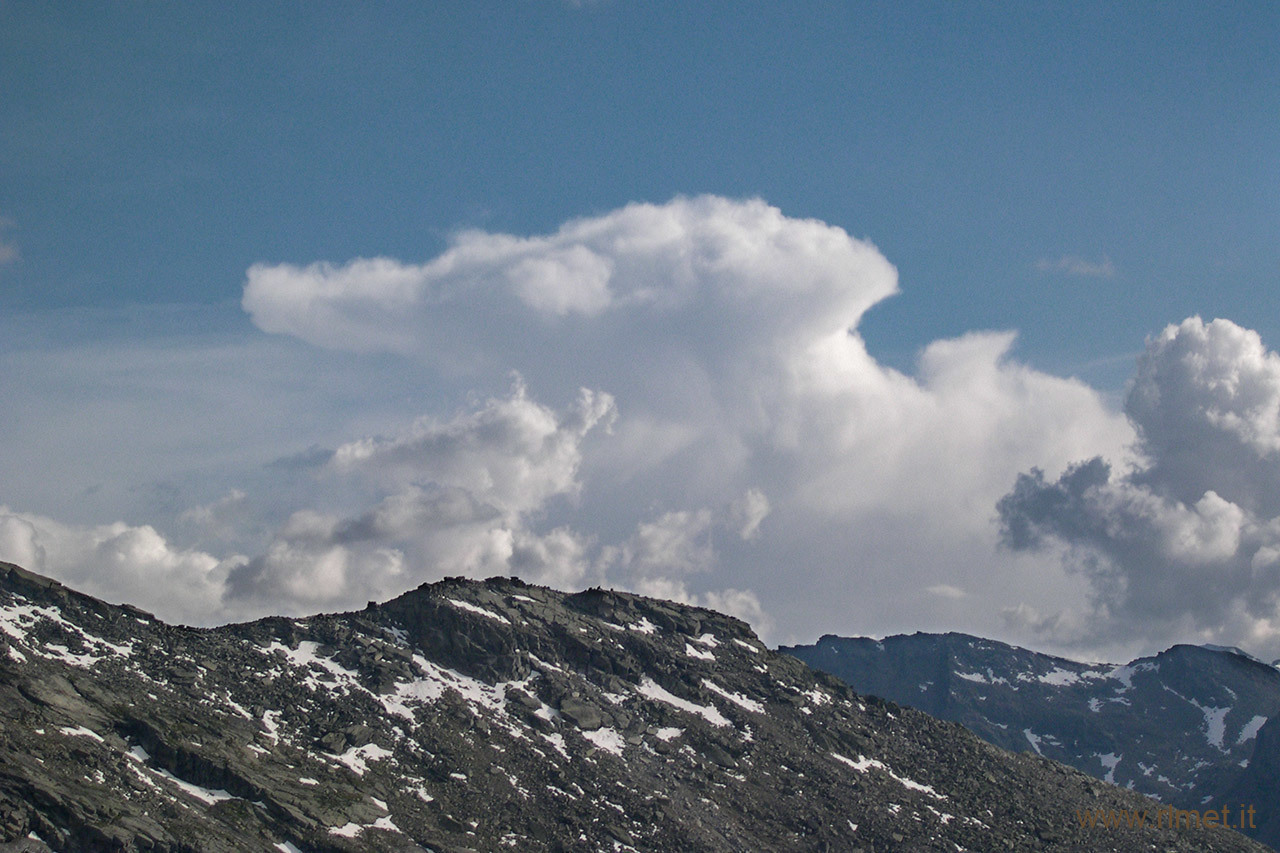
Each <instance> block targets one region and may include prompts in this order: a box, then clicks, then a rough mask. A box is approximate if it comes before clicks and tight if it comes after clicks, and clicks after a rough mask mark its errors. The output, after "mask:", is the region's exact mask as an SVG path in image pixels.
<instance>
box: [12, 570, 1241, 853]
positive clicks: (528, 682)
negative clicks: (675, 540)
mask: <svg viewBox="0 0 1280 853" xmlns="http://www.w3.org/2000/svg"><path fill="white" fill-rule="evenodd" d="M1151 805H1152V804H1151V802H1150V801H1149V800H1146V799H1144V798H1142V797H1139V796H1138V795H1136V794H1133V793H1131V792H1126V791H1122V790H1120V789H1117V788H1114V787H1111V786H1108V785H1105V784H1102V783H1099V782H1097V781H1096V780H1094V779H1091V778H1089V777H1087V776H1085V775H1083V774H1080V773H1078V772H1076V771H1074V770H1071V769H1069V768H1066V767H1063V766H1062V765H1059V764H1056V763H1054V762H1051V761H1049V760H1047V759H1045V758H1042V757H1039V756H1035V755H1021V756H1016V755H1012V754H1010V753H1008V752H1006V751H1004V750H1001V749H998V748H996V747H994V746H991V745H990V744H987V743H985V742H983V741H981V740H980V739H978V738H977V737H975V736H973V735H971V734H969V733H968V732H966V731H965V730H964V729H962V728H961V727H959V726H957V725H955V724H952V723H945V722H939V721H937V720H934V719H932V718H930V717H928V716H926V715H924V714H922V713H920V712H917V711H913V710H910V709H906V708H900V707H898V706H895V705H893V704H891V703H888V702H885V701H882V700H878V699H872V698H868V697H862V696H859V695H857V694H855V693H854V692H853V691H852V690H850V689H849V688H848V687H846V686H845V685H843V684H842V683H840V682H839V681H837V680H836V679H834V678H831V677H829V676H825V675H822V674H820V673H816V672H814V671H813V670H811V669H809V668H808V667H806V666H804V665H803V664H802V663H800V662H799V661H798V660H796V659H794V658H792V657H789V656H786V655H781V654H778V653H775V652H771V651H769V650H768V649H766V648H765V647H764V646H763V644H761V643H760V641H759V639H758V638H756V637H755V635H754V634H753V633H752V632H751V631H750V629H749V628H748V626H747V625H745V624H744V623H742V622H740V621H738V620H735V619H732V618H730V617H728V616H724V615H722V614H718V613H714V612H712V611H708V610H702V609H698V608H693V607H687V606H682V605H678V604H673V603H670V602H662V601H657V600H653V599H647V598H643V597H640V596H635V595H629V594H625V593H619V592H611V591H605V590H588V591H586V592H582V593H577V594H573V595H570V594H565V593H560V592H555V591H552V590H549V589H545V588H540V587H533V586H528V585H526V584H524V583H522V582H520V581H517V580H511V579H502V578H495V579H491V580H489V581H485V582H477V581H465V580H461V579H449V580H445V581H442V582H440V583H436V584H431V585H424V586H422V587H420V588H418V589H416V590H413V591H411V592H408V593H406V594H404V595H402V596H400V597H399V598H396V599H394V600H392V601H389V602H387V603H385V604H381V605H378V604H372V603H371V604H370V605H369V607H368V608H367V609H366V610H364V611H360V612H353V613H340V614H323V615H317V616H312V617H308V618H305V619H285V618H269V619H263V620H259V621H257V622H252V623H247V624H241V625H229V626H224V627H220V628H213V629H194V628H186V627H181V626H174V625H168V624H165V623H163V622H160V621H159V620H156V619H155V618H154V617H152V616H151V615H150V614H147V613H144V612H142V611H139V610H137V609H135V608H130V607H127V606H116V605H111V604H107V603H104V602H102V601H99V600H97V599H94V598H91V597H89V596H85V595H82V594H80V593H77V592H75V591H73V590H69V589H67V588H65V587H63V586H61V585H60V584H57V583H56V582H54V581H51V580H49V579H47V578H43V577H40V576H38V575H33V574H31V573H29V572H26V571H24V570H22V569H20V568H19V567H17V566H13V565H10V564H0V849H7V850H10V851H16V850H29V851H45V850H50V849H52V850H58V851H107V850H111V851H117V850H127V851H135V850H149V851H167V853H178V851H183V853H187V851H191V853H196V851H199V852H200V853H206V851H207V852H208V853H213V852H214V851H264V850H265V851H282V853H297V852H298V851H308V853H310V852H311V851H314V852H315V853H330V851H333V852H334V853H338V851H424V850H427V851H441V853H444V851H454V852H455V853H461V851H481V850H483V851H499V850H509V849H515V850H522V851H523V850H532V851H538V850H547V851H578V850H583V851H588V850H590V851H595V850H618V851H626V850H631V851H681V853H684V851H730V850H733V851H740V850H777V851H793V850H794V851H848V853H855V852H856V851H864V853H869V851H887V850H912V851H962V850H969V851H991V850H1019V851H1021V850H1063V851H1068V850H1071V851H1074V850H1079V851H1085V850H1088V851H1100V850H1115V851H1130V850H1135V851H1136V850H1152V849H1158V850H1162V851H1164V850H1169V851H1172V850H1177V851H1242V853H1243V851H1259V850H1262V848H1261V847H1259V846H1257V845H1256V844H1254V843H1253V842H1251V841H1249V840H1248V839H1246V838H1244V837H1243V836H1240V835H1238V834H1236V833H1234V832H1230V831H1228V830H1224V829H1221V828H1196V829H1186V828H1183V829H1180V830H1178V831H1173V830H1170V829H1168V828H1167V825H1166V827H1165V828H1158V827H1155V826H1153V825H1152V822H1148V823H1147V825H1145V826H1133V825H1125V824H1121V825H1117V826H1105V827H1101V826H1094V827H1087V826H1082V825H1081V821H1080V814H1081V810H1082V809H1088V810H1097V809H1102V810H1107V811H1108V812H1113V811H1114V812H1116V813H1119V811H1118V810H1125V813H1132V814H1137V813H1138V812H1140V811H1141V812H1143V813H1144V814H1145V812H1146V810H1148V809H1149V808H1150V807H1151ZM1129 810H1132V811H1131V812H1130V811H1129Z"/></svg>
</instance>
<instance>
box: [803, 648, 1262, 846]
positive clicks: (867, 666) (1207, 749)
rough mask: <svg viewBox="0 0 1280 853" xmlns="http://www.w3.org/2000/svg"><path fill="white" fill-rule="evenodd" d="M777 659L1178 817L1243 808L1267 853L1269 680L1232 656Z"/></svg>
mask: <svg viewBox="0 0 1280 853" xmlns="http://www.w3.org/2000/svg"><path fill="white" fill-rule="evenodd" d="M784 651H786V652H788V653H790V654H792V655H795V656H796V657H798V658H799V659H801V660H803V661H805V662H806V663H808V664H809V665H810V666H813V667H815V668H817V669H820V670H823V671H824V672H827V673H830V674H832V675H835V676H837V677H839V678H840V679H842V680H843V681H845V682H846V683H848V684H849V685H851V686H852V687H853V688H854V689H855V690H858V691H860V692H865V693H870V694H873V695H877V696H882V697H885V698H887V699H891V700H893V701H895V702H899V703H902V704H905V705H910V706H912V707H915V708H919V709H921V710H923V711H926V712H928V713H929V714H931V715H933V716H936V717H940V718H942V719H946V720H952V721H955V722H958V723H961V724H963V725H964V726H965V727H966V728H968V729H969V730H971V731H973V732H975V733H976V734H978V735H980V736H981V737H982V738H983V739H985V740H987V741H989V742H990V743H994V744H997V745H999V746H1002V747H1004V748H1006V749H1011V750H1015V751H1022V752H1028V751H1029V752H1034V753H1037V754H1041V755H1045V756H1047V757H1049V758H1053V759H1054V760H1056V761H1061V762H1063V763H1065V764H1070V765H1071V766H1073V767H1076V768H1078V769H1080V770H1083V771H1084V772H1086V773H1090V774H1092V775H1094V776H1096V777H1098V778H1101V779H1105V780H1106V781H1109V782H1114V783H1115V784H1118V785H1123V786H1126V787H1130V788H1133V789H1134V790H1137V791H1140V792H1142V793H1144V794H1147V795H1149V796H1152V797H1155V798H1157V799H1159V800H1161V801H1163V802H1166V803H1170V804H1173V805H1176V806H1178V807H1180V808H1184V809H1205V808H1220V807H1223V806H1226V807H1230V808H1237V807H1238V806H1239V805H1240V804H1242V803H1245V804H1255V805H1256V807H1257V808H1258V809H1259V814H1258V817H1257V819H1256V820H1255V824H1256V826H1255V828H1254V829H1253V831H1251V832H1250V834H1251V835H1253V836H1254V837H1256V838H1258V839H1260V840H1263V841H1265V842H1267V843H1268V844H1271V845H1272V846H1276V847H1280V826H1277V825H1276V824H1277V818H1280V814H1273V811H1274V808H1273V804H1274V803H1277V802H1280V798H1277V796H1276V794H1277V793H1280V790H1278V789H1277V783H1276V782H1275V781H1274V780H1276V779H1277V778H1280V755H1278V754H1277V752H1280V744H1277V743H1276V741H1277V740H1280V737H1278V736H1280V729H1277V728H1276V725H1278V724H1280V723H1277V722H1273V723H1271V724H1268V725H1266V726H1264V723H1267V721H1268V719H1271V718H1272V717H1274V716H1275V715H1276V714H1277V713H1278V712H1280V670H1277V668H1276V667H1275V666H1272V665H1270V664H1266V663H1263V662H1261V661H1258V660H1256V659H1254V658H1252V657H1249V656H1248V655H1246V654H1245V653H1243V652H1240V651H1239V650H1236V649H1225V648H1216V647H1201V646H1185V645H1183V646H1174V647H1173V648H1171V649H1169V650H1168V651H1165V652H1162V653H1160V654H1158V655H1155V656H1153V657H1148V658H1141V659H1139V660H1135V661H1131V662H1130V663H1127V664H1124V665H1119V666H1115V665H1100V664H1085V663H1078V662H1075V661H1070V660H1065V659H1062V658H1056V657H1052V656H1050V655H1043V654H1038V653H1036V652H1032V651H1028V650H1026V649H1020V648H1016V647H1014V646H1009V645H1005V644H1004V643H998V642H995V641H992V640H984V639H981V638H978V637H971V636H968V635H965V634H914V635H911V636H897V637H888V638H886V639H884V640H883V641H876V640H871V639H866V638H841V637H833V636H826V637H823V638H822V639H821V640H819V642H818V643H817V644H815V645H812V646H797V647H793V648H787V649H784ZM1264 733H1266V736H1264Z"/></svg>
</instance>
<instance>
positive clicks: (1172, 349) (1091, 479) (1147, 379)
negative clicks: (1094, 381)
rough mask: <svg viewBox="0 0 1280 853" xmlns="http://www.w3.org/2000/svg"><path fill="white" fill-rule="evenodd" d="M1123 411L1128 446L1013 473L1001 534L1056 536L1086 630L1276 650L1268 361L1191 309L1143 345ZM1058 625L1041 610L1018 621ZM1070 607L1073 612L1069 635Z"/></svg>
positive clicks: (1277, 467) (1274, 415) (1276, 475)
mask: <svg viewBox="0 0 1280 853" xmlns="http://www.w3.org/2000/svg"><path fill="white" fill-rule="evenodd" d="M1125 412H1126V414H1127V415H1128V417H1129V419H1130V420H1131V422H1132V423H1133V426H1134V428H1135V431H1136V434H1137V443H1136V446H1135V448H1134V449H1135V451H1136V456H1135V457H1134V458H1133V459H1132V460H1131V461H1130V462H1129V464H1127V465H1125V466H1124V467H1123V468H1120V469H1117V467H1116V466H1115V465H1113V464H1112V463H1111V462H1109V461H1108V460H1107V459H1106V458H1104V457H1101V456H1096V457H1094V458H1092V459H1089V460H1087V461H1082V462H1078V463H1076V464H1074V465H1072V466H1070V467H1069V468H1068V469H1067V470H1066V471H1065V472H1063V473H1062V474H1061V475H1060V476H1059V477H1057V478H1056V479H1052V478H1048V477H1046V476H1045V475H1044V473H1043V472H1042V471H1040V470H1037V469H1034V468H1033V469H1032V470H1031V471H1030V472H1029V473H1024V474H1021V475H1019V476H1018V478H1017V480H1016V482H1015V484H1014V488H1013V490H1012V491H1011V492H1010V493H1008V494H1007V495H1006V496H1005V497H1003V498H1002V499H1001V500H1000V502H999V504H998V511H999V514H1000V519H1001V526H1002V535H1003V539H1004V542H1005V543H1006V544H1007V545H1009V546H1010V547H1012V548H1013V549H1016V550H1031V549H1043V548H1046V547H1050V546H1060V547H1063V548H1064V549H1065V552H1064V554H1065V558H1066V560H1067V562H1068V564H1069V565H1070V566H1072V567H1073V568H1075V569H1076V570H1077V571H1079V572H1081V573H1082V574H1083V575H1084V576H1085V577H1087V578H1088V579H1089V582H1090V584H1091V587H1092V590H1093V595H1094V600H1093V606H1092V610H1091V612H1090V613H1088V614H1086V615H1085V617H1087V621H1088V622H1089V624H1090V628H1091V630H1092V631H1095V632H1106V633H1108V634H1110V635H1113V636H1115V637H1117V638H1120V639H1127V638H1132V637H1133V636H1136V635H1141V636H1150V637H1159V638H1165V639H1168V640H1174V639H1177V638H1178V637H1180V636H1182V637H1186V636H1188V635H1190V636H1192V637H1196V638H1202V639H1205V640H1212V641H1216V642H1230V643H1236V644H1241V643H1244V644H1248V643H1250V642H1254V643H1257V642H1259V639H1258V638H1271V639H1268V640H1267V641H1266V642H1267V653H1269V654H1273V656H1274V655H1275V653H1278V652H1280V645H1277V644H1276V641H1275V637H1277V636H1280V562H1277V555H1280V550H1278V547H1277V546H1280V357H1277V356H1276V354H1275V353H1273V352H1269V351H1267V350H1266V349H1265V348H1264V347H1263V345H1262V342H1261V340H1260V339H1259V338H1258V336H1257V334H1256V333H1254V332H1252V331H1249V330H1247V329H1243V328H1241V327H1239V326H1237V325H1235V324H1234V323H1231V322H1229V321H1226V320H1214V321H1213V322H1211V323H1205V322H1203V321H1202V320H1201V319H1200V318H1199V317H1192V318H1189V319H1188V320H1186V321H1184V322H1183V323H1181V324H1179V325H1176V326H1169V327H1168V328H1166V329H1165V330H1164V331H1163V332H1162V333H1161V334H1160V335H1158V336H1156V337H1154V338H1152V339H1151V340H1149V341H1148V342H1147V348H1146V351H1145V352H1144V353H1143V355H1142V356H1141V357H1140V359H1139V362H1138V371H1137V375H1136V377H1135V379H1134V381H1133V382H1132V384H1131V385H1130V388H1129V392H1128V395H1127V398H1126V401H1125ZM1012 616H1013V618H1018V619H1022V620H1023V622H1024V623H1026V624H1028V625H1034V626H1035V627H1037V629H1038V630H1043V631H1046V632H1056V631H1058V630H1059V628H1060V627H1061V626H1059V625H1058V624H1057V622H1056V620H1055V617H1054V615H1053V614H1050V615H1048V616H1042V615H1039V614H1036V615H1035V616H1034V617H1024V615H1019V614H1018V612H1017V611H1013V613H1012ZM1085 617H1082V616H1081V615H1080V614H1076V615H1075V616H1073V617H1071V619H1070V621H1071V624H1070V625H1068V626H1067V628H1068V629H1069V630H1070V631H1072V632H1074V631H1076V628H1077V627H1078V625H1079V624H1080V623H1081V621H1082V618H1085Z"/></svg>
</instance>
